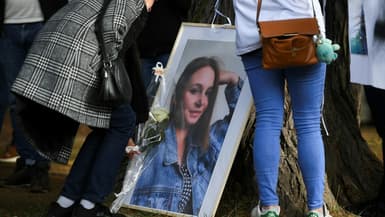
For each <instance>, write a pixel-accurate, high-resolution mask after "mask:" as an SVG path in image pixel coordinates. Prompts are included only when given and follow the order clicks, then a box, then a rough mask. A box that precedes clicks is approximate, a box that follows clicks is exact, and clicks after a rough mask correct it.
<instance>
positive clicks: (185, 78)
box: [170, 57, 220, 151]
mask: <svg viewBox="0 0 385 217" xmlns="http://www.w3.org/2000/svg"><path fill="white" fill-rule="evenodd" d="M206 66H209V67H211V68H212V69H213V70H214V73H215V75H214V77H215V79H214V86H213V89H212V92H211V94H210V95H209V96H208V101H209V103H208V106H207V109H206V111H205V112H204V113H203V114H202V117H201V118H200V119H199V120H198V122H197V123H196V124H195V125H194V126H192V128H191V129H190V132H189V134H190V135H191V138H193V139H194V143H196V144H201V148H202V150H204V151H205V150H207V148H208V146H209V130H210V120H211V116H212V113H213V110H214V105H215V99H216V96H217V92H218V82H219V70H220V68H219V64H218V60H217V59H216V58H215V57H198V58H196V59H193V60H192V61H191V62H190V63H189V64H188V65H187V66H186V68H185V69H184V71H183V73H182V75H181V76H180V78H179V80H178V82H177V84H176V86H175V90H174V94H173V96H172V99H171V104H170V120H171V122H170V123H174V124H175V128H183V127H184V126H185V121H184V117H183V112H182V108H183V94H184V92H185V91H186V88H187V84H188V83H189V81H190V79H191V77H192V76H193V74H194V73H195V72H196V71H198V70H199V69H200V68H203V67H206Z"/></svg>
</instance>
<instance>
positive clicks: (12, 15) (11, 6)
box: [4, 0, 55, 24]
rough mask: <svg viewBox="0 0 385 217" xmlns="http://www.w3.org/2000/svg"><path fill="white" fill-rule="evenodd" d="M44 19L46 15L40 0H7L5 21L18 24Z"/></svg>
mask: <svg viewBox="0 0 385 217" xmlns="http://www.w3.org/2000/svg"><path fill="white" fill-rule="evenodd" d="M52 1H55V0H52ZM42 21H44V16H43V12H42V11H41V8H40V3H39V0H6V7H5V17H4V23H6V24H17V23H34V22H42Z"/></svg>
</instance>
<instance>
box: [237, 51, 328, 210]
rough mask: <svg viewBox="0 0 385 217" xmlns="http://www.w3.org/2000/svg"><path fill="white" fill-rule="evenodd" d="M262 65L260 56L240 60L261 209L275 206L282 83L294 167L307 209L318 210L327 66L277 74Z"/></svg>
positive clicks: (254, 53)
mask: <svg viewBox="0 0 385 217" xmlns="http://www.w3.org/2000/svg"><path fill="white" fill-rule="evenodd" d="M261 59H262V54H261V50H257V51H255V52H252V53H249V54H245V55H243V56H242V61H243V64H244V66H245V70H246V72H247V75H248V78H249V82H250V87H251V89H252V94H253V97H254V103H255V110H256V123H255V135H254V144H253V145H254V167H255V172H256V177H257V184H258V189H259V193H260V195H259V196H260V201H261V205H263V206H267V205H277V204H279V201H278V196H277V193H276V187H277V181H278V168H279V160H280V133H281V128H282V125H283V114H284V96H285V95H284V82H285V79H286V80H287V84H288V90H289V93H290V97H291V106H292V109H293V118H294V124H295V128H296V134H297V139H298V161H299V165H300V168H301V172H302V175H303V178H304V182H305V185H306V189H307V199H308V202H307V203H308V207H309V209H315V208H319V207H321V206H322V204H323V192H324V177H325V156H324V145H323V141H322V137H321V128H320V117H321V104H322V100H323V92H324V82H325V71H326V65H325V64H324V63H319V64H315V65H311V66H305V67H295V68H287V69H282V70H265V69H263V68H262V66H261Z"/></svg>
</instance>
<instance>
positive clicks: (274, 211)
mask: <svg viewBox="0 0 385 217" xmlns="http://www.w3.org/2000/svg"><path fill="white" fill-rule="evenodd" d="M279 213H280V208H279V206H274V207H270V208H268V209H264V210H261V208H260V207H259V204H258V205H257V206H256V207H254V208H253V210H252V211H251V217H279Z"/></svg>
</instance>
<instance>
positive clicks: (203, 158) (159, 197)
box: [130, 80, 243, 215]
mask: <svg viewBox="0 0 385 217" xmlns="http://www.w3.org/2000/svg"><path fill="white" fill-rule="evenodd" d="M242 84H243V81H242V80H240V82H239V84H238V85H232V86H231V85H228V86H227V87H226V89H225V95H226V99H227V103H228V106H229V110H230V112H229V114H228V115H226V116H225V117H224V118H223V119H222V120H218V121H216V122H215V123H214V124H213V125H212V126H211V127H210V142H209V143H210V146H209V147H208V149H207V150H206V151H203V150H202V149H201V146H200V144H194V143H193V139H192V138H191V136H190V137H188V138H187V146H186V147H187V152H186V166H187V169H188V171H189V173H190V175H191V182H192V197H191V198H192V213H188V214H193V215H198V213H199V210H200V207H201V205H202V202H203V198H204V196H205V193H206V190H207V186H208V184H209V181H210V178H211V174H212V172H213V169H214V166H215V163H216V161H217V158H218V155H219V152H220V150H221V147H222V144H223V140H224V138H225V135H226V131H227V128H228V126H229V122H230V120H231V116H232V113H233V111H234V108H235V105H236V102H237V100H238V97H239V94H240V91H241V87H242ZM176 144H177V143H176V137H175V128H174V126H173V124H172V123H170V124H169V126H168V127H167V129H166V130H165V138H164V140H163V141H162V142H161V143H160V144H159V145H157V146H155V147H154V148H152V149H150V150H149V151H147V155H146V157H145V160H144V166H143V169H142V173H141V174H140V177H139V179H138V181H137V183H136V186H135V190H134V192H133V195H132V197H131V202H130V203H131V204H133V205H139V206H145V207H149V208H154V209H162V210H167V211H172V212H183V211H181V210H178V203H179V201H180V200H181V198H182V189H183V178H182V174H181V172H180V170H179V166H178V159H177V147H176V146H177V145H176Z"/></svg>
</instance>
